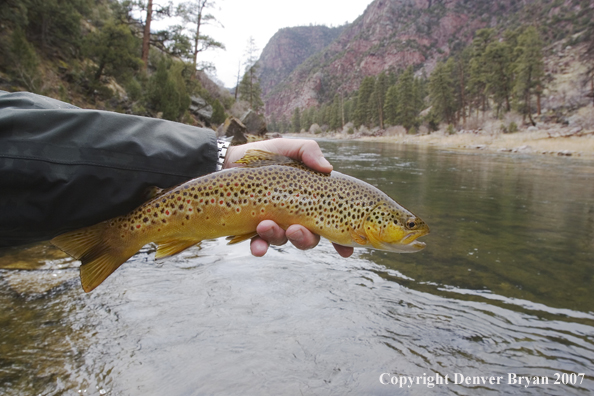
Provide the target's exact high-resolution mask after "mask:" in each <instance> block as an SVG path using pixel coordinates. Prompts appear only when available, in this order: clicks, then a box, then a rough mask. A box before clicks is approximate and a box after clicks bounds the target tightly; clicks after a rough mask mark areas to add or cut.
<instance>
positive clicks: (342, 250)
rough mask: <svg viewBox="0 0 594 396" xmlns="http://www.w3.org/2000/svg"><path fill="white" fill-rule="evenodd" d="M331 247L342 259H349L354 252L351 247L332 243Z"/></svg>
mask: <svg viewBox="0 0 594 396" xmlns="http://www.w3.org/2000/svg"><path fill="white" fill-rule="evenodd" d="M332 245H333V246H334V249H336V251H337V252H338V254H340V255H341V256H342V257H344V258H347V257H350V256H351V255H352V254H353V252H354V251H355V249H353V248H352V247H349V246H342V245H339V244H337V243H334V242H332Z"/></svg>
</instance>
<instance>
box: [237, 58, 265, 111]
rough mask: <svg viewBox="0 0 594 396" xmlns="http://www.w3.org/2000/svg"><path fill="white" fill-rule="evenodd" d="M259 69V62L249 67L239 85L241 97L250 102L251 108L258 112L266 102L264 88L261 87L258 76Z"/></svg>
mask: <svg viewBox="0 0 594 396" xmlns="http://www.w3.org/2000/svg"><path fill="white" fill-rule="evenodd" d="M257 69H258V64H255V65H252V66H251V67H249V68H248V70H247V71H246V72H245V74H244V75H243V78H242V79H241V83H239V87H238V90H239V95H240V97H241V99H242V100H245V101H246V102H248V103H249V104H250V108H252V109H253V110H254V111H256V112H257V111H258V110H260V109H261V108H262V106H264V102H262V88H260V82H259V81H258V77H257V76H256V72H257Z"/></svg>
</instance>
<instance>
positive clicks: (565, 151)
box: [557, 150, 573, 157]
mask: <svg viewBox="0 0 594 396" xmlns="http://www.w3.org/2000/svg"><path fill="white" fill-rule="evenodd" d="M572 154H573V153H572V152H571V151H569V150H563V151H559V152H558V153H557V155H559V156H565V157H570V156H571V155H572Z"/></svg>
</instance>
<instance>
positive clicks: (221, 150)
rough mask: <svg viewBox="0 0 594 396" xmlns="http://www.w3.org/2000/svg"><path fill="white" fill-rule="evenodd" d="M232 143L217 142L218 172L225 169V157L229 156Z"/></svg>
mask: <svg viewBox="0 0 594 396" xmlns="http://www.w3.org/2000/svg"><path fill="white" fill-rule="evenodd" d="M230 144H231V142H225V141H224V140H217V149H218V157H217V171H220V170H222V169H223V165H224V164H225V156H226V155H227V149H229V145H230Z"/></svg>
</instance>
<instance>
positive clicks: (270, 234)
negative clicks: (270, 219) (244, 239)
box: [260, 228, 274, 240]
mask: <svg viewBox="0 0 594 396" xmlns="http://www.w3.org/2000/svg"><path fill="white" fill-rule="evenodd" d="M260 236H261V237H262V238H264V239H266V240H268V239H270V238H272V237H274V230H273V229H272V228H269V229H267V230H266V231H264V232H263V233H261V234H260Z"/></svg>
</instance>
